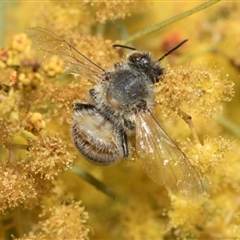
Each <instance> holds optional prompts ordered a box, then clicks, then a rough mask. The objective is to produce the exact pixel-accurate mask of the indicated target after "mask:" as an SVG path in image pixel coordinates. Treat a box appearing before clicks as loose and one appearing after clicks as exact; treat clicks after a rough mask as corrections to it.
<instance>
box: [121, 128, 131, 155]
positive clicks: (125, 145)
mask: <svg viewBox="0 0 240 240" xmlns="http://www.w3.org/2000/svg"><path fill="white" fill-rule="evenodd" d="M119 134H120V139H121V142H122V148H123V157H124V158H128V157H129V150H128V139H127V134H126V132H125V131H124V130H123V129H121V130H120V131H119Z"/></svg>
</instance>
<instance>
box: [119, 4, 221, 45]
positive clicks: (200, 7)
mask: <svg viewBox="0 0 240 240" xmlns="http://www.w3.org/2000/svg"><path fill="white" fill-rule="evenodd" d="M219 1H221V0H209V1H207V2H204V3H202V4H200V5H198V6H197V7H195V8H193V9H190V10H188V11H185V12H183V13H180V14H178V15H176V16H174V17H172V18H169V19H167V20H165V21H163V22H160V23H157V24H155V25H152V26H150V27H148V28H145V29H143V30H141V31H140V32H137V33H135V34H133V35H132V36H129V37H128V38H127V39H125V40H124V43H125V44H127V43H130V42H132V41H134V40H136V39H139V38H141V37H143V36H146V35H148V34H150V33H153V32H156V31H157V30H160V29H162V28H164V27H166V26H168V25H170V24H172V23H174V22H176V21H178V20H180V19H183V18H185V17H188V16H190V15H192V14H194V13H196V12H199V11H201V10H203V9H205V8H207V7H210V6H211V5H213V4H215V3H217V2H219Z"/></svg>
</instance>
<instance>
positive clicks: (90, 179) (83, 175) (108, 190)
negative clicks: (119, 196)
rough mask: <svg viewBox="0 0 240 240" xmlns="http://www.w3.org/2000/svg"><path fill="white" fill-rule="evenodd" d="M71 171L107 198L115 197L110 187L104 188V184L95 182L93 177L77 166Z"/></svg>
mask: <svg viewBox="0 0 240 240" xmlns="http://www.w3.org/2000/svg"><path fill="white" fill-rule="evenodd" d="M71 170H72V171H73V172H74V173H76V174H77V175H78V176H80V177H81V178H83V179H84V180H85V181H87V182H88V183H90V184H92V185H93V186H94V187H96V188H97V189H98V190H100V191H101V192H103V193H105V194H107V195H108V196H109V197H111V198H115V197H116V194H115V193H114V191H113V190H112V189H111V188H110V187H108V186H106V185H105V184H104V183H102V182H100V181H99V180H97V179H96V178H95V177H93V176H92V175H91V174H89V173H88V172H86V171H85V170H83V169H82V168H80V167H78V166H73V167H72V169H71Z"/></svg>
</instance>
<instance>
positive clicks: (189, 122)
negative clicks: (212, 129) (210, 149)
mask: <svg viewBox="0 0 240 240" xmlns="http://www.w3.org/2000/svg"><path fill="white" fill-rule="evenodd" d="M178 115H179V116H180V117H181V118H182V119H183V120H184V121H185V122H186V123H187V125H188V126H189V128H190V130H191V132H192V135H193V139H194V141H195V142H196V143H199V144H201V142H200V140H199V138H198V135H197V132H196V129H195V127H194V124H193V121H192V117H191V116H190V115H188V114H187V113H185V112H184V111H182V110H181V109H178Z"/></svg>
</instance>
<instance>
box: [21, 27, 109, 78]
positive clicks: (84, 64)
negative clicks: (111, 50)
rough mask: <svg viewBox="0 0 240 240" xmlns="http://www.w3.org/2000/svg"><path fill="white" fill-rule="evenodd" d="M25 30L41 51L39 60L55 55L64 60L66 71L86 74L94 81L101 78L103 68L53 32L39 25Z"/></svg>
mask: <svg viewBox="0 0 240 240" xmlns="http://www.w3.org/2000/svg"><path fill="white" fill-rule="evenodd" d="M26 32H27V34H28V36H29V38H30V39H32V41H33V44H34V45H36V50H37V51H40V52H41V57H42V59H41V61H44V60H46V59H47V58H48V57H49V55H57V56H59V57H60V58H61V59H62V60H63V61H64V68H65V71H66V72H67V73H70V74H73V75H86V76H88V77H90V78H91V79H94V80H95V81H96V82H99V81H100V80H101V79H102V75H103V73H104V72H105V70H104V69H103V68H101V67H100V66H98V65H97V64H95V63H94V62H93V61H91V60H90V59H88V58H87V57H86V56H85V55H83V54H82V53H81V52H79V51H78V50H77V49H76V48H74V47H73V46H72V45H71V44H69V43H68V42H67V41H66V40H64V39H62V38H60V37H59V36H58V35H56V34H55V33H53V32H51V31H49V30H47V29H44V28H40V27H34V28H29V29H27V31H26Z"/></svg>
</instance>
